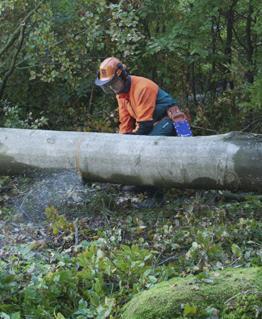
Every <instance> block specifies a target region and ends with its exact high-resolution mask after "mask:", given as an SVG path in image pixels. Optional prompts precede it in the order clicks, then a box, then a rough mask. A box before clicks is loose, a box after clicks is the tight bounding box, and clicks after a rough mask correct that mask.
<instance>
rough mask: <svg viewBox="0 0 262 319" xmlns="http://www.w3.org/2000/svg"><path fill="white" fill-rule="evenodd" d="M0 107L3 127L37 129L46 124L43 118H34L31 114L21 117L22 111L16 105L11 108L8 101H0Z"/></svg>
mask: <svg viewBox="0 0 262 319" xmlns="http://www.w3.org/2000/svg"><path fill="white" fill-rule="evenodd" d="M0 107H2V108H3V119H2V125H3V126H4V127H11V128H25V129H38V128H42V127H44V126H46V125H47V123H48V120H47V118H46V117H45V116H41V117H40V118H34V117H33V114H32V112H29V113H28V114H26V115H25V116H23V109H22V108H21V107H19V106H18V105H14V106H12V105H11V103H10V102H8V101H0ZM40 115H41V114H40Z"/></svg>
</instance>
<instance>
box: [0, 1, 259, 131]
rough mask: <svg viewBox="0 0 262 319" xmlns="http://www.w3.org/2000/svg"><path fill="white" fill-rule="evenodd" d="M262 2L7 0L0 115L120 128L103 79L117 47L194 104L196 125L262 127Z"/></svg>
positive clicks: (0, 118) (132, 67)
mask: <svg viewBox="0 0 262 319" xmlns="http://www.w3.org/2000/svg"><path fill="white" fill-rule="evenodd" d="M261 8H262V5H261V1H258V0H229V1H228V0H227V1H226V0H222V1H217V2H215V1H211V0H201V1H195V0H178V1H175V0H160V1H153V0H144V1H139V0H132V1H131V0H130V1H104V0H100V1H93V0H78V1H70V0H56V1H50V0H49V1H48V0H46V1H34V0H30V1H25V0H4V1H1V3H0V24H1V33H0V61H1V63H0V124H1V126H6V127H25V128H26V127H43V128H50V129H65V130H86V131H103V132H114V131H116V129H117V122H118V120H117V113H116V112H115V111H116V101H115V98H114V96H105V95H104V94H103V93H102V92H100V90H99V89H98V88H96V87H95V86H94V79H95V77H96V72H97V69H98V66H99V63H100V62H101V61H102V60H103V59H104V58H106V57H108V56H112V55H113V56H117V57H119V58H120V59H122V61H123V63H125V64H126V65H127V66H128V68H129V71H130V72H131V73H132V74H136V75H141V76H145V77H149V78H151V79H152V80H154V81H156V82H157V83H158V84H159V85H160V86H161V87H162V88H163V89H165V90H167V91H169V92H170V93H171V94H172V95H173V96H174V97H176V98H178V100H179V102H180V104H181V105H182V107H183V108H189V110H190V112H191V115H192V118H193V122H192V125H193V127H194V134H197V135H198V134H200V135H207V134H210V133H212V134H214V133H216V132H219V133H222V132H225V131H230V130H243V131H253V132H261V125H260V124H259V122H261V109H262V69H261V63H262V62H261V60H262V54H261V46H262V41H261V40H262V37H261V35H262V18H261ZM209 129H210V130H213V131H209Z"/></svg>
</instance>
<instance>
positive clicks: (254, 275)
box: [122, 268, 262, 319]
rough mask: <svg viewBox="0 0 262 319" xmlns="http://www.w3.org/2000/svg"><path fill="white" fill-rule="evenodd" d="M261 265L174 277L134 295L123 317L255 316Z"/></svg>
mask: <svg viewBox="0 0 262 319" xmlns="http://www.w3.org/2000/svg"><path fill="white" fill-rule="evenodd" d="M261 294H262V268H236V269H227V270H223V271H219V272H212V273H209V274H208V275H207V276H204V277H201V276H188V277H186V278H174V279H172V280H170V281H167V282H163V283H160V284H158V285H156V286H155V287H154V288H152V289H149V290H147V291H144V292H142V293H140V294H138V295H137V296H135V297H134V298H133V299H132V300H131V301H130V302H129V303H128V304H127V305H126V306H125V307H124V313H123V315H122V318H124V319H175V318H218V316H219V318H223V319H254V318H258V316H259V311H261V307H262V301H261V300H262V298H261Z"/></svg>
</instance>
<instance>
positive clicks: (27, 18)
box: [0, 1, 42, 57]
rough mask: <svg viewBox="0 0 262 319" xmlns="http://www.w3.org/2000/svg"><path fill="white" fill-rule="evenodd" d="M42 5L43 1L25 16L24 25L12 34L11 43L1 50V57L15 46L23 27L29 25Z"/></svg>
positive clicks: (20, 25)
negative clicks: (29, 21)
mask: <svg viewBox="0 0 262 319" xmlns="http://www.w3.org/2000/svg"><path fill="white" fill-rule="evenodd" d="M41 4H42V1H40V2H39V3H38V5H37V6H36V7H35V8H34V9H32V10H31V11H30V12H29V13H28V14H27V15H26V16H25V18H24V19H23V21H22V23H20V24H19V26H18V27H17V28H16V30H15V31H14V33H13V34H12V36H11V38H10V39H9V41H8V42H7V43H6V45H5V46H4V47H3V49H1V50H0V57H1V56H2V55H3V54H4V53H5V52H6V51H7V50H8V49H9V48H10V47H11V46H12V45H13V44H14V42H15V41H16V39H17V38H18V36H19V34H21V33H20V31H21V27H22V25H23V24H26V23H27V21H28V20H29V19H30V18H31V16H32V15H33V14H34V13H35V11H36V10H37V9H38V8H39V7H40V6H41Z"/></svg>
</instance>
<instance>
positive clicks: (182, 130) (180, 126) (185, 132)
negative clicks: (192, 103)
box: [173, 120, 193, 137]
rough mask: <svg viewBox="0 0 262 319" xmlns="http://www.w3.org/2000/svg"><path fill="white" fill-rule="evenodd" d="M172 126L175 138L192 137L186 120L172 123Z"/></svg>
mask: <svg viewBox="0 0 262 319" xmlns="http://www.w3.org/2000/svg"><path fill="white" fill-rule="evenodd" d="M173 125H174V128H175V130H176V134H177V136H181V137H188V136H192V135H193V134H192V131H191V128H190V125H189V123H188V121H187V120H183V121H177V122H174V123H173Z"/></svg>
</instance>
